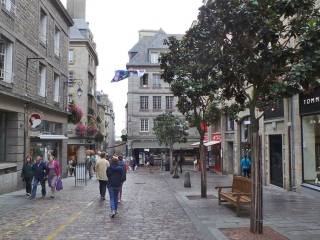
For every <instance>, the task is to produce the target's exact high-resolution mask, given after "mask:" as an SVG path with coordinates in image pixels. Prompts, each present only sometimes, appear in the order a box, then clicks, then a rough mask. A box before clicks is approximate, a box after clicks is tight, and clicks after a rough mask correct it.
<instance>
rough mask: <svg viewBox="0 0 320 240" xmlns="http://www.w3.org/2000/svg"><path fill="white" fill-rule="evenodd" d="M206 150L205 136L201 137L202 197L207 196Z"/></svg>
mask: <svg viewBox="0 0 320 240" xmlns="http://www.w3.org/2000/svg"><path fill="white" fill-rule="evenodd" d="M204 150H205V147H204V145H203V137H201V140H200V146H199V151H200V170H201V197H202V198H206V197H207V164H206V160H205V154H204Z"/></svg>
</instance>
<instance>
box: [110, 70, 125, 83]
mask: <svg viewBox="0 0 320 240" xmlns="http://www.w3.org/2000/svg"><path fill="white" fill-rule="evenodd" d="M127 77H129V71H127V70H117V71H116V72H115V75H114V77H113V79H112V80H111V82H119V81H121V80H123V79H126V78H127Z"/></svg>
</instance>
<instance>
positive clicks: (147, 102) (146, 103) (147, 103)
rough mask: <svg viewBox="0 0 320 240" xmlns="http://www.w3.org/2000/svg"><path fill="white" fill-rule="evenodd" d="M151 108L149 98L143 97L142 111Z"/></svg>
mask: <svg viewBox="0 0 320 240" xmlns="http://www.w3.org/2000/svg"><path fill="white" fill-rule="evenodd" d="M148 108H149V97H148V96H141V97H140V109H141V110H147V109H148Z"/></svg>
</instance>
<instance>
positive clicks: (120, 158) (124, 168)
mask: <svg viewBox="0 0 320 240" xmlns="http://www.w3.org/2000/svg"><path fill="white" fill-rule="evenodd" d="M118 159H119V165H120V166H121V167H122V168H123V176H122V180H121V182H122V183H121V186H120V188H119V195H118V203H120V202H121V199H122V186H123V184H124V182H125V181H126V180H127V166H126V163H125V162H124V161H123V157H122V156H119V157H118Z"/></svg>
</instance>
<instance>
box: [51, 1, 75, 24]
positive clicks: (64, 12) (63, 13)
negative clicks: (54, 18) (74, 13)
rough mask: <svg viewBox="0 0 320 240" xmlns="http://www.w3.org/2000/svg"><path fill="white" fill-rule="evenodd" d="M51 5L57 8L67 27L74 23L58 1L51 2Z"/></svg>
mask: <svg viewBox="0 0 320 240" xmlns="http://www.w3.org/2000/svg"><path fill="white" fill-rule="evenodd" d="M51 2H52V3H53V5H54V6H55V7H56V8H57V10H58V13H60V14H61V15H62V17H63V18H64V19H65V20H66V22H67V24H68V26H69V27H71V26H73V25H74V22H73V20H72V18H71V16H70V14H69V13H68V11H67V9H66V8H65V7H64V6H63V4H62V3H61V1H60V0H51Z"/></svg>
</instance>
